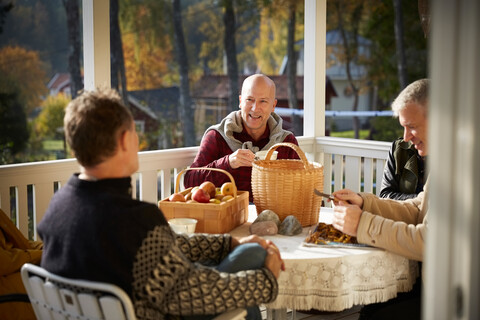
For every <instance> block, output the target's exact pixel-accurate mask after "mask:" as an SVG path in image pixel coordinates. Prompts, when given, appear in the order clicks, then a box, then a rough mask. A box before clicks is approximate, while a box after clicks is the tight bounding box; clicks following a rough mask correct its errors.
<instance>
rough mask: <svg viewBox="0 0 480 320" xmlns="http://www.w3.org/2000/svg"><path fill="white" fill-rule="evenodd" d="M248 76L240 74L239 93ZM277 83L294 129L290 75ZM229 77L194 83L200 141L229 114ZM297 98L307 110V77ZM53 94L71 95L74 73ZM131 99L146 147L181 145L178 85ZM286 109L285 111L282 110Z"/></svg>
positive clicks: (55, 81) (58, 81) (287, 123)
mask: <svg viewBox="0 0 480 320" xmlns="http://www.w3.org/2000/svg"><path fill="white" fill-rule="evenodd" d="M246 77H247V75H243V76H240V77H239V82H238V83H239V88H238V92H239V93H240V92H241V85H242V83H243V80H245V78H246ZM269 77H270V78H271V79H272V80H273V81H274V82H275V84H276V88H277V91H276V96H277V108H276V111H277V113H279V114H280V115H281V117H282V118H283V120H284V128H285V129H287V130H292V124H291V117H290V115H289V112H288V111H289V110H290V109H289V108H288V93H287V92H288V91H287V85H288V83H287V77H286V75H274V76H269ZM228 83H229V82H228V76H226V75H206V76H203V77H202V78H200V79H199V80H198V81H197V82H196V83H194V84H193V88H192V91H191V95H192V103H193V106H192V108H193V110H195V115H194V117H195V118H194V119H195V120H194V121H195V129H196V139H197V142H198V143H200V140H201V138H202V136H203V133H204V132H205V129H206V128H208V127H209V126H211V125H213V124H216V123H219V122H220V121H221V120H222V119H223V118H224V117H225V116H226V115H227V101H228ZM296 86H297V100H298V107H299V109H303V76H297V78H296ZM326 87H327V88H326V97H325V103H326V105H329V104H330V103H331V101H332V98H333V97H336V96H337V93H336V91H335V88H334V87H333V85H332V83H331V81H330V80H329V79H328V78H327V81H326ZM48 89H49V90H50V94H52V95H56V94H58V93H60V92H62V93H65V94H70V76H69V74H68V73H65V74H57V75H55V76H54V77H53V78H52V80H51V81H50V82H49V86H48ZM127 96H128V102H129V106H130V109H131V111H132V114H133V117H134V120H135V124H136V126H137V131H138V132H139V134H140V136H141V138H143V140H142V141H143V142H144V144H143V145H142V147H144V148H146V149H148V150H152V149H168V148H172V147H175V146H179V145H181V140H182V129H181V125H180V123H179V114H178V106H179V104H180V103H179V100H180V92H179V88H178V87H169V88H159V89H150V90H138V91H129V92H128V95H127ZM282 111H283V112H282Z"/></svg>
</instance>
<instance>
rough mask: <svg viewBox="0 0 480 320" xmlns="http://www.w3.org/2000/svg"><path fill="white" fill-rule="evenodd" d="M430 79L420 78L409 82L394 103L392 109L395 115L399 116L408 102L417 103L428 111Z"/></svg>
mask: <svg viewBox="0 0 480 320" xmlns="http://www.w3.org/2000/svg"><path fill="white" fill-rule="evenodd" d="M429 82H430V80H428V79H420V80H417V81H415V82H412V83H411V84H409V85H408V86H407V87H406V88H405V89H403V90H402V92H400V94H399V95H398V97H397V98H396V99H395V100H394V101H393V103H392V110H393V114H394V116H395V117H398V113H399V111H400V110H403V109H404V108H405V106H406V105H407V104H410V103H416V104H418V105H419V106H421V107H422V108H423V109H424V111H425V112H426V111H427V103H428V87H429Z"/></svg>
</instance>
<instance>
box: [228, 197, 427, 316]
mask: <svg viewBox="0 0 480 320" xmlns="http://www.w3.org/2000/svg"><path fill="white" fill-rule="evenodd" d="M256 216H257V214H256V210H255V206H253V205H250V206H249V219H248V222H247V223H245V224H243V225H241V226H239V227H237V228H236V229H234V230H232V231H231V232H230V234H231V235H233V236H238V237H242V236H247V235H249V234H250V232H249V227H250V224H251V222H253V221H254V220H255V218H256ZM331 216H332V209H331V208H324V207H322V208H321V211H320V219H319V220H320V221H321V222H325V223H330V221H331ZM314 227H315V226H312V227H306V228H303V231H302V233H301V234H299V235H296V236H282V235H275V236H265V237H264V238H266V239H270V240H272V241H273V242H274V243H275V244H276V245H277V246H278V248H279V249H280V252H281V255H282V258H283V260H284V262H285V267H286V271H284V272H282V273H281V274H280V277H279V279H278V284H279V294H278V297H277V299H276V300H275V301H274V302H273V303H270V304H269V305H267V307H268V308H272V309H285V308H291V309H294V310H310V309H316V310H323V311H341V310H344V309H348V308H351V307H352V306H353V305H365V304H371V303H376V302H383V301H387V300H389V299H392V298H394V297H396V296H397V293H398V292H407V291H409V290H411V289H412V286H413V284H414V283H415V281H416V279H417V277H418V274H419V271H418V262H416V261H410V260H408V259H406V258H404V257H401V256H398V255H396V254H393V253H390V252H387V251H385V250H383V249H378V248H373V247H355V248H343V247H335V246H320V245H318V246H305V244H304V239H305V237H306V236H307V235H308V232H309V231H310V230H313V229H314Z"/></svg>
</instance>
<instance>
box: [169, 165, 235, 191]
mask: <svg viewBox="0 0 480 320" xmlns="http://www.w3.org/2000/svg"><path fill="white" fill-rule="evenodd" d="M193 170H211V171H218V172H221V173H224V174H226V175H227V176H228V177H229V178H230V181H231V182H232V183H233V186H234V188H233V197H234V198H236V197H237V186H236V185H235V179H234V178H233V176H232V175H231V174H230V172H228V171H225V170H223V169H218V168H204V167H201V168H186V169H183V170H182V171H180V172H179V173H178V174H177V180H176V182H175V192H178V191H179V189H180V178H181V176H182V174H184V173H185V172H187V171H193Z"/></svg>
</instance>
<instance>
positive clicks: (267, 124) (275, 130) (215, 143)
mask: <svg viewBox="0 0 480 320" xmlns="http://www.w3.org/2000/svg"><path fill="white" fill-rule="evenodd" d="M239 100H240V106H239V107H240V110H238V111H233V112H231V113H230V114H229V115H227V116H226V117H225V118H224V119H223V120H222V122H220V123H219V124H217V125H213V126H211V127H210V128H208V129H207V131H206V132H205V134H204V136H203V138H202V142H201V144H200V150H199V151H198V154H197V156H196V157H195V160H194V162H193V164H192V165H191V167H192V168H198V167H207V168H219V169H223V170H226V171H228V172H230V173H231V174H232V176H233V177H234V179H235V184H236V186H237V188H238V190H246V191H248V192H249V193H250V202H252V201H253V196H252V185H251V176H252V162H253V160H254V158H255V152H257V151H259V150H268V149H269V148H270V147H271V146H273V145H274V144H277V143H279V142H291V143H294V144H296V145H298V142H297V139H296V138H295V136H294V135H293V133H291V132H290V131H287V130H283V129H282V118H280V117H279V116H278V115H277V114H276V113H274V110H275V106H276V104H277V99H275V83H274V82H273V81H272V80H271V79H270V78H268V77H267V76H265V75H262V74H255V75H252V76H250V77H248V78H246V79H245V81H244V82H243V85H242V94H241V95H240V96H239ZM277 151H278V155H277V158H278V159H298V158H299V157H298V155H297V153H296V152H295V151H294V150H293V149H291V148H288V147H279V148H278V149H277ZM204 181H211V182H213V183H214V184H215V186H217V187H220V186H221V185H222V184H223V183H225V182H227V181H230V179H229V178H228V177H227V175H225V174H223V173H220V172H215V171H211V170H192V171H187V172H186V173H185V179H184V184H185V187H194V186H198V185H200V184H201V183H202V182H204Z"/></svg>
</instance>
